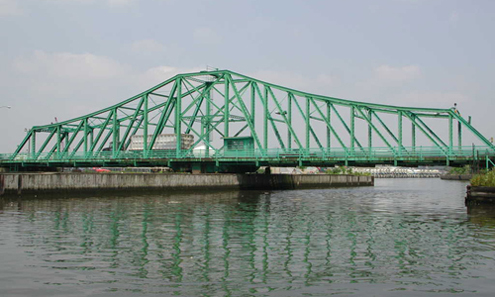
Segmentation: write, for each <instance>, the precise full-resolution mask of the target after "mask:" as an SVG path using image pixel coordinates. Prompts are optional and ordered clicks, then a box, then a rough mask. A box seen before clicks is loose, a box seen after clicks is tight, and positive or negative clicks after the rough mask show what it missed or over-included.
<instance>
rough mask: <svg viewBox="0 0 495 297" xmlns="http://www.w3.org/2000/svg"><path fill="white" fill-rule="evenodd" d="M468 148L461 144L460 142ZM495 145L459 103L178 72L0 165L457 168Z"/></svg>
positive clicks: (48, 128)
mask: <svg viewBox="0 0 495 297" xmlns="http://www.w3.org/2000/svg"><path fill="white" fill-rule="evenodd" d="M466 144H467V145H466ZM493 158H495V147H494V146H493V144H492V143H491V142H490V141H489V140H488V139H487V138H486V137H485V136H483V135H482V134H481V133H480V132H479V131H478V130H477V129H475V128H474V127H473V126H472V125H471V120H470V118H468V119H466V118H464V117H463V116H461V114H460V112H459V110H457V108H456V107H452V108H446V109H438V108H428V107H402V106H392V105H384V104H377V103H368V102H359V101H352V100H345V99H340V98H334V97H329V96H322V95H316V94H311V93H307V92H303V91H299V90H295V89H291V88H288V87H283V86H279V85H276V84H272V83H269V82H265V81H261V80H258V79H256V78H252V77H249V76H246V75H242V74H239V73H235V72H232V71H229V70H215V71H200V72H196V73H186V74H178V75H176V76H174V77H172V78H170V79H168V80H166V81H164V82H162V83H160V84H159V85H157V86H155V87H153V88H151V89H149V90H146V91H144V92H142V93H140V94H138V95H136V96H133V97H131V98H129V99H127V100H124V101H122V102H120V103H117V104H115V105H112V106H110V107H108V108H104V109H102V110H99V111H96V112H93V113H90V114H88V115H83V116H80V117H77V118H74V119H71V120H67V121H63V122H60V123H53V124H49V125H43V126H34V127H32V128H31V129H30V130H29V132H28V133H27V135H26V137H25V138H24V139H23V140H22V141H21V142H20V144H19V145H18V147H17V149H16V150H15V151H14V152H13V153H8V154H0V167H5V168H10V169H12V170H29V169H34V168H38V169H39V168H43V167H95V166H118V167H123V166H168V167H172V168H174V169H176V170H184V171H189V170H191V169H195V170H199V171H202V172H248V171H253V170H254V169H255V168H257V167H259V166H333V165H348V166H373V165H375V164H393V165H398V166H401V165H405V166H418V165H450V166H462V165H465V164H472V163H473V162H485V160H486V162H488V160H492V159H493Z"/></svg>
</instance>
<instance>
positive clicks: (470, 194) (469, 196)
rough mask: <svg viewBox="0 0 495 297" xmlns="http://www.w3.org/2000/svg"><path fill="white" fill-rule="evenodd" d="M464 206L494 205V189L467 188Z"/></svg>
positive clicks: (469, 186)
mask: <svg viewBox="0 0 495 297" xmlns="http://www.w3.org/2000/svg"><path fill="white" fill-rule="evenodd" d="M465 201H466V205H471V204H475V205H476V204H485V203H486V204H492V205H495V187H473V186H471V185H468V186H467V191H466V200H465Z"/></svg>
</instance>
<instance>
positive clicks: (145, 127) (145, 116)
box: [143, 94, 170, 158]
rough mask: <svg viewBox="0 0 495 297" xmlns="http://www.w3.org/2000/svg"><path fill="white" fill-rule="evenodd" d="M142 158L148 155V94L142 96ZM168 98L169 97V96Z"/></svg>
mask: <svg viewBox="0 0 495 297" xmlns="http://www.w3.org/2000/svg"><path fill="white" fill-rule="evenodd" d="M143 100H144V102H143V105H144V106H143V158H147V157H148V156H149V149H148V94H146V95H144V96H143ZM169 100H170V98H169Z"/></svg>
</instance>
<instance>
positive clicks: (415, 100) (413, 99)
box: [390, 91, 469, 108]
mask: <svg viewBox="0 0 495 297" xmlns="http://www.w3.org/2000/svg"><path fill="white" fill-rule="evenodd" d="M390 99H391V100H390V101H393V102H396V103H397V105H403V106H411V105H414V106H420V107H425V106H428V107H432V108H450V107H453V106H454V103H457V104H461V103H465V102H467V101H469V98H468V97H467V96H466V95H464V94H462V93H459V92H439V91H432V92H410V93H404V94H399V95H395V96H390ZM411 103H412V104H411Z"/></svg>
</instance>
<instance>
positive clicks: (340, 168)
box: [325, 166, 371, 176]
mask: <svg viewBox="0 0 495 297" xmlns="http://www.w3.org/2000/svg"><path fill="white" fill-rule="evenodd" d="M325 173H326V174H334V175H339V174H349V175H362V176H370V175H371V173H369V172H354V171H353V170H352V168H345V167H344V166H338V167H335V168H331V169H327V170H326V171H325Z"/></svg>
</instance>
